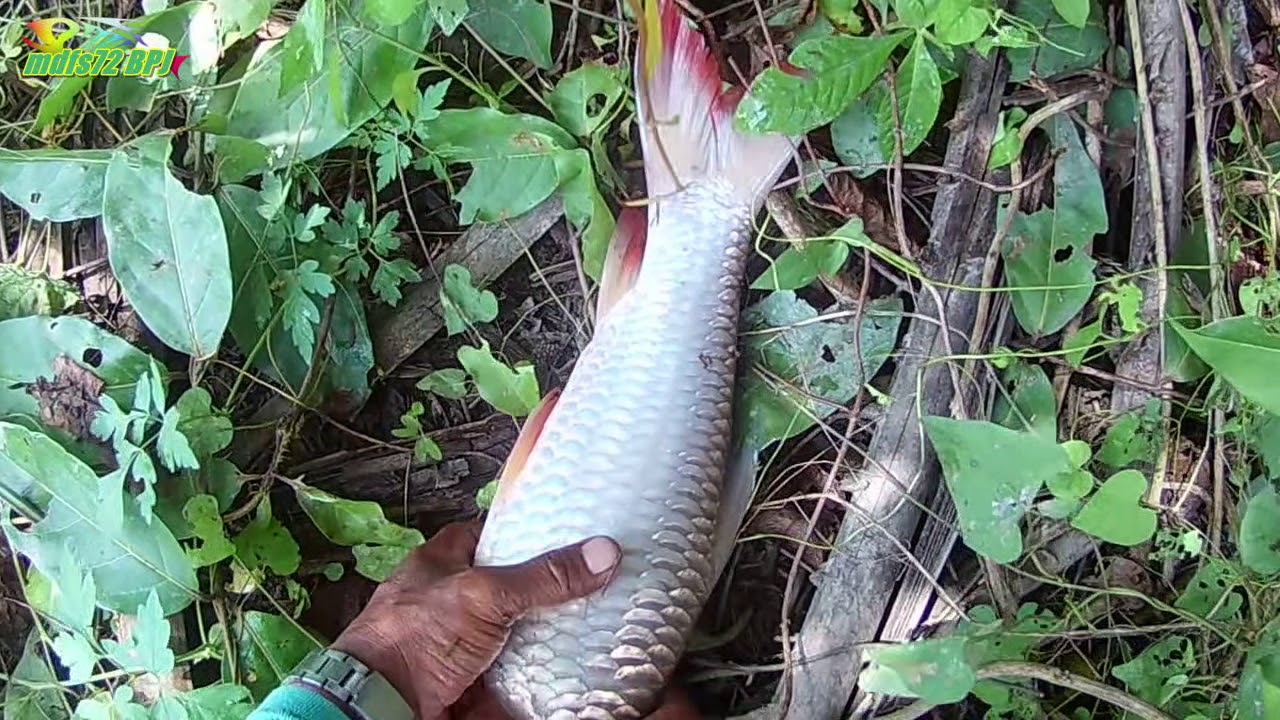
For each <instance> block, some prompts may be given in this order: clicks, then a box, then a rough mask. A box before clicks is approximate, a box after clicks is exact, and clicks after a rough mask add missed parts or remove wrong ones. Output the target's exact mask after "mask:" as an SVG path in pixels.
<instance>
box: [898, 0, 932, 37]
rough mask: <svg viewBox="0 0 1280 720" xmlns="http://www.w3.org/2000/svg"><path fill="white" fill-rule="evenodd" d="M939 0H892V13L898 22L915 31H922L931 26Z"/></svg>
mask: <svg viewBox="0 0 1280 720" xmlns="http://www.w3.org/2000/svg"><path fill="white" fill-rule="evenodd" d="M939 3H940V0H893V11H894V13H896V14H897V16H898V22H900V23H902V24H903V25H906V26H907V27H909V28H912V29H915V30H923V29H925V28H927V27H929V26H930V25H932V24H933V17H934V14H935V13H936V12H937V10H938V5H939Z"/></svg>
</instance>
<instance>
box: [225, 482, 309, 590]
mask: <svg viewBox="0 0 1280 720" xmlns="http://www.w3.org/2000/svg"><path fill="white" fill-rule="evenodd" d="M233 542H234V543H235V546H236V557H238V558H240V562H242V563H244V565H245V567H247V568H248V569H249V570H257V569H260V568H270V569H271V571H272V572H274V573H275V574H277V575H281V576H287V575H292V574H293V573H294V572H296V571H297V570H298V564H299V563H300V562H301V555H300V554H299V551H298V543H297V542H295V541H294V539H293V536H292V535H290V534H289V531H288V530H287V529H286V528H285V526H284V525H281V524H280V521H279V520H276V519H275V517H274V516H273V515H272V514H271V500H270V498H267V497H264V498H263V499H262V501H261V502H260V503H259V504H258V509H257V510H256V511H255V513H254V518H253V521H252V522H250V523H249V524H248V525H247V526H245V528H244V530H241V531H240V534H239V535H237V536H236V537H235V540H234V541H233Z"/></svg>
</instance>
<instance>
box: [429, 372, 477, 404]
mask: <svg viewBox="0 0 1280 720" xmlns="http://www.w3.org/2000/svg"><path fill="white" fill-rule="evenodd" d="M417 388H418V389H419V390H424V391H426V392H431V393H435V394H436V395H439V396H440V397H444V398H449V399H450V400H459V399H461V398H463V397H466V395H467V372H466V371H465V370H462V369H460V368H443V369H441V370H436V371H433V372H432V373H430V374H429V375H426V376H425V377H423V378H422V379H421V380H419V381H418V385H417Z"/></svg>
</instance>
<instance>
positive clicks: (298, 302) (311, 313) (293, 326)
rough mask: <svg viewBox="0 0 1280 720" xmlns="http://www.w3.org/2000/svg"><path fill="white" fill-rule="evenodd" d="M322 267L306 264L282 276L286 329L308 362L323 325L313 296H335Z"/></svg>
mask: <svg viewBox="0 0 1280 720" xmlns="http://www.w3.org/2000/svg"><path fill="white" fill-rule="evenodd" d="M319 267H320V263H319V262H317V261H315V260H303V261H302V264H301V265H299V266H298V267H296V268H294V269H293V270H291V271H288V272H283V273H281V274H280V275H281V279H282V280H283V281H284V286H283V300H284V304H283V305H281V308H280V310H281V314H282V321H283V323H284V328H285V329H286V330H288V331H289V336H290V337H291V338H293V346H294V347H295V348H297V350H298V353H299V354H300V355H301V356H302V357H303V358H304V359H308V360H309V359H310V358H311V357H312V354H313V353H314V352H315V345H316V331H315V329H316V327H317V326H318V325H319V324H320V308H319V307H317V306H316V303H315V301H314V300H313V299H312V298H311V295H312V294H315V295H319V296H320V297H328V296H330V295H332V294H333V278H331V277H329V275H327V274H326V273H323V272H320V271H319V270H318V268H319Z"/></svg>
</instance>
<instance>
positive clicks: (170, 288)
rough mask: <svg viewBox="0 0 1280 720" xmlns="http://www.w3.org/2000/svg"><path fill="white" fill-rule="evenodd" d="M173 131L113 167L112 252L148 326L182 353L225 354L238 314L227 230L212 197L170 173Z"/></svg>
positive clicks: (107, 197)
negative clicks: (233, 307) (230, 324)
mask: <svg viewBox="0 0 1280 720" xmlns="http://www.w3.org/2000/svg"><path fill="white" fill-rule="evenodd" d="M169 141H170V136H169V135H163V136H144V137H143V138H141V139H139V140H137V141H135V145H134V146H130V147H127V148H126V149H125V150H123V151H120V152H117V153H116V154H115V156H114V157H113V159H112V160H111V164H110V165H109V166H108V168H107V173H106V184H105V192H104V195H103V201H102V231H103V235H104V236H105V237H106V240H107V257H108V260H109V261H110V263H111V269H112V271H113V272H114V274H115V277H116V279H117V280H118V281H119V282H120V287H121V288H122V289H123V291H124V294H125V297H126V298H127V299H128V300H129V304H130V305H132V306H133V308H134V309H135V310H136V311H137V312H138V316H139V317H140V318H142V321H143V322H144V323H146V325H147V328H148V329H150V330H151V331H152V332H153V333H155V335H156V337H158V338H159V339H160V340H161V341H162V342H164V343H165V344H166V345H168V346H169V347H171V348H173V349H174V350H177V351H179V352H183V353H186V354H188V355H190V356H192V357H193V358H195V359H198V360H204V359H207V358H209V357H211V356H212V355H213V354H214V353H216V352H217V350H218V347H219V345H220V344H221V342H222V334H223V332H224V331H225V330H226V328H227V322H228V319H229V317H230V313H231V299H232V295H231V267H230V263H229V260H228V255H227V235H226V229H225V228H224V226H223V224H222V217H221V216H220V215H219V214H218V206H217V204H216V203H215V202H214V200H213V198H212V197H209V196H207V195H197V194H196V193H193V192H191V191H189V190H187V189H186V188H185V187H183V185H182V183H181V182H179V181H178V179H177V178H176V177H174V176H173V174H172V173H171V172H170V171H169V168H168V159H169V151H170V146H169Z"/></svg>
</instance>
